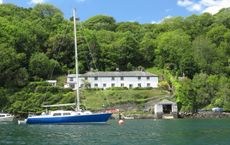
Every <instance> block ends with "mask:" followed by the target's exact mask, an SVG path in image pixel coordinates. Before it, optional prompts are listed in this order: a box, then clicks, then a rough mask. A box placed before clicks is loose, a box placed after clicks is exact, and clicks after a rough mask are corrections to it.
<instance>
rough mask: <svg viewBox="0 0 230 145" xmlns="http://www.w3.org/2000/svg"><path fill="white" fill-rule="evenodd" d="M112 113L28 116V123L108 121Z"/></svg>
mask: <svg viewBox="0 0 230 145" xmlns="http://www.w3.org/2000/svg"><path fill="white" fill-rule="evenodd" d="M111 115H112V114H111V113H104V114H90V115H76V116H60V117H46V116H44V117H38V118H34V117H28V118H27V121H26V123H27V124H68V123H70V124H71V123H106V122H107V121H108V120H109V118H110V117H111Z"/></svg>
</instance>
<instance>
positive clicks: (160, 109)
mask: <svg viewBox="0 0 230 145" xmlns="http://www.w3.org/2000/svg"><path fill="white" fill-rule="evenodd" d="M177 111H178V110H177V104H176V103H175V102H172V101H169V100H162V101H161V102H159V103H157V104H155V106H154V112H155V116H156V118H164V116H167V117H169V116H171V117H172V118H177Z"/></svg>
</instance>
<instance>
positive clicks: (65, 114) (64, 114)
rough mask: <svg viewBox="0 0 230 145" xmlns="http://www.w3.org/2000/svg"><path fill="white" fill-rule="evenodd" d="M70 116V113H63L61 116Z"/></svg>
mask: <svg viewBox="0 0 230 145" xmlns="http://www.w3.org/2000/svg"><path fill="white" fill-rule="evenodd" d="M67 115H71V114H70V113H63V116H67Z"/></svg>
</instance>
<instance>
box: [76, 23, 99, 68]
mask: <svg viewBox="0 0 230 145" xmlns="http://www.w3.org/2000/svg"><path fill="white" fill-rule="evenodd" d="M79 26H80V27H81V29H82V33H83V38H84V39H85V41H86V44H87V46H88V50H89V53H90V56H91V58H92V61H93V65H94V68H95V69H96V70H98V69H97V65H96V60H95V58H94V57H93V53H92V50H91V49H90V45H89V41H88V39H87V38H86V36H85V33H84V29H83V25H82V23H80V24H79Z"/></svg>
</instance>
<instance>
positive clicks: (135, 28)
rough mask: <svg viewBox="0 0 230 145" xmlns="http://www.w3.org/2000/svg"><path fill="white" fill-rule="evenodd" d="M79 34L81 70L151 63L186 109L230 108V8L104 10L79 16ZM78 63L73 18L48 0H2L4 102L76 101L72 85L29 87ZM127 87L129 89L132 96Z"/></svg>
mask: <svg viewBox="0 0 230 145" xmlns="http://www.w3.org/2000/svg"><path fill="white" fill-rule="evenodd" d="M150 15H151V14H150ZM77 36H78V55H79V56H78V58H79V71H80V73H84V72H87V71H89V70H92V69H93V70H94V71H97V70H99V71H115V70H116V68H119V69H120V70H121V71H130V70H143V69H146V68H149V69H146V70H147V71H150V72H156V73H157V74H159V75H160V80H161V82H160V84H159V86H160V88H161V89H163V90H166V91H170V92H171V93H172V94H173V96H174V97H175V98H174V99H175V100H176V101H177V103H178V104H180V106H181V108H180V109H181V111H187V112H197V110H198V109H202V108H212V107H222V108H224V110H227V111H228V110H230V8H226V9H222V10H220V11H219V12H218V13H217V14H215V15H211V14H209V13H203V14H200V15H191V16H188V17H180V16H178V17H172V18H167V19H164V20H163V21H162V22H160V23H159V24H139V23H138V22H120V23H118V22H116V20H115V19H114V18H113V17H111V16H104V15H97V16H94V17H92V18H89V19H88V20H86V21H80V22H78V25H77ZM73 68H74V41H73V21H72V18H71V19H70V20H67V19H65V18H64V15H63V13H62V12H61V11H60V10H59V9H57V8H56V7H54V6H52V5H49V4H38V5H36V6H34V7H33V8H22V7H17V6H15V5H12V4H2V5H0V110H2V109H5V108H11V109H9V111H10V112H15V111H16V112H17V111H18V110H20V111H21V112H22V113H24V112H28V111H35V112H36V111H40V110H39V108H38V107H39V106H40V104H41V103H42V102H43V101H44V100H45V101H48V102H49V103H56V102H58V101H60V102H63V103H65V102H69V101H70V100H71V97H70V96H71V92H68V93H67V94H59V93H60V92H55V91H58V90H56V88H55V89H54V90H52V91H51V92H50V93H48V97H47V96H46V95H45V93H44V89H45V88H42V89H43V92H41V93H37V92H36V91H35V93H31V92H29V93H27V92H28V90H30V87H31V84H32V83H33V82H39V81H45V80H47V79H54V78H56V76H62V75H66V74H68V73H74V69H73ZM38 90H39V89H38ZM45 92H46V91H45ZM64 92H65V91H64ZM127 92H128V91H127ZM127 92H126V93H125V92H124V94H123V95H127V96H129V95H128V94H127ZM30 93H31V94H30ZM104 93H107V91H105V92H104ZM108 93H109V94H110V92H108ZM117 93H118V94H119V93H120V92H117ZM128 93H130V94H132V92H128ZM141 93H144V92H140V95H142V94H141ZM88 94H89V96H90V93H89V92H88ZM115 94H116V93H115ZM144 94H145V93H144ZM61 95H66V96H68V97H67V98H66V99H63V97H62V96H61ZM101 95H102V96H104V95H103V94H101ZM133 95H135V94H133ZM44 96H45V97H44ZM112 96H113V95H112ZM114 96H116V95H114ZM137 96H138V95H137ZM49 97H51V98H52V99H51V98H50V100H49V99H48V100H46V98H49ZM42 98H43V99H42ZM140 98H142V97H141V96H140ZM37 99H38V100H37ZM62 99H63V100H62ZM103 99H105V98H103ZM117 99H118V100H119V97H118V98H117ZM142 99H143V98H142ZM142 99H140V100H142ZM39 100H40V101H39ZM140 100H139V99H138V100H137V101H140ZM18 101H19V102H18ZM113 101H114V102H116V101H115V100H113ZM122 101H127V100H125V99H124V100H122ZM15 102H17V103H15ZM86 102H87V101H86ZM99 102H100V101H99ZM114 102H111V104H113V103H114ZM101 104H102V103H100V104H97V105H96V106H95V109H98V108H99V106H100V105H101ZM89 106H90V108H93V107H94V106H93V105H89ZM35 108H36V109H35Z"/></svg>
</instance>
